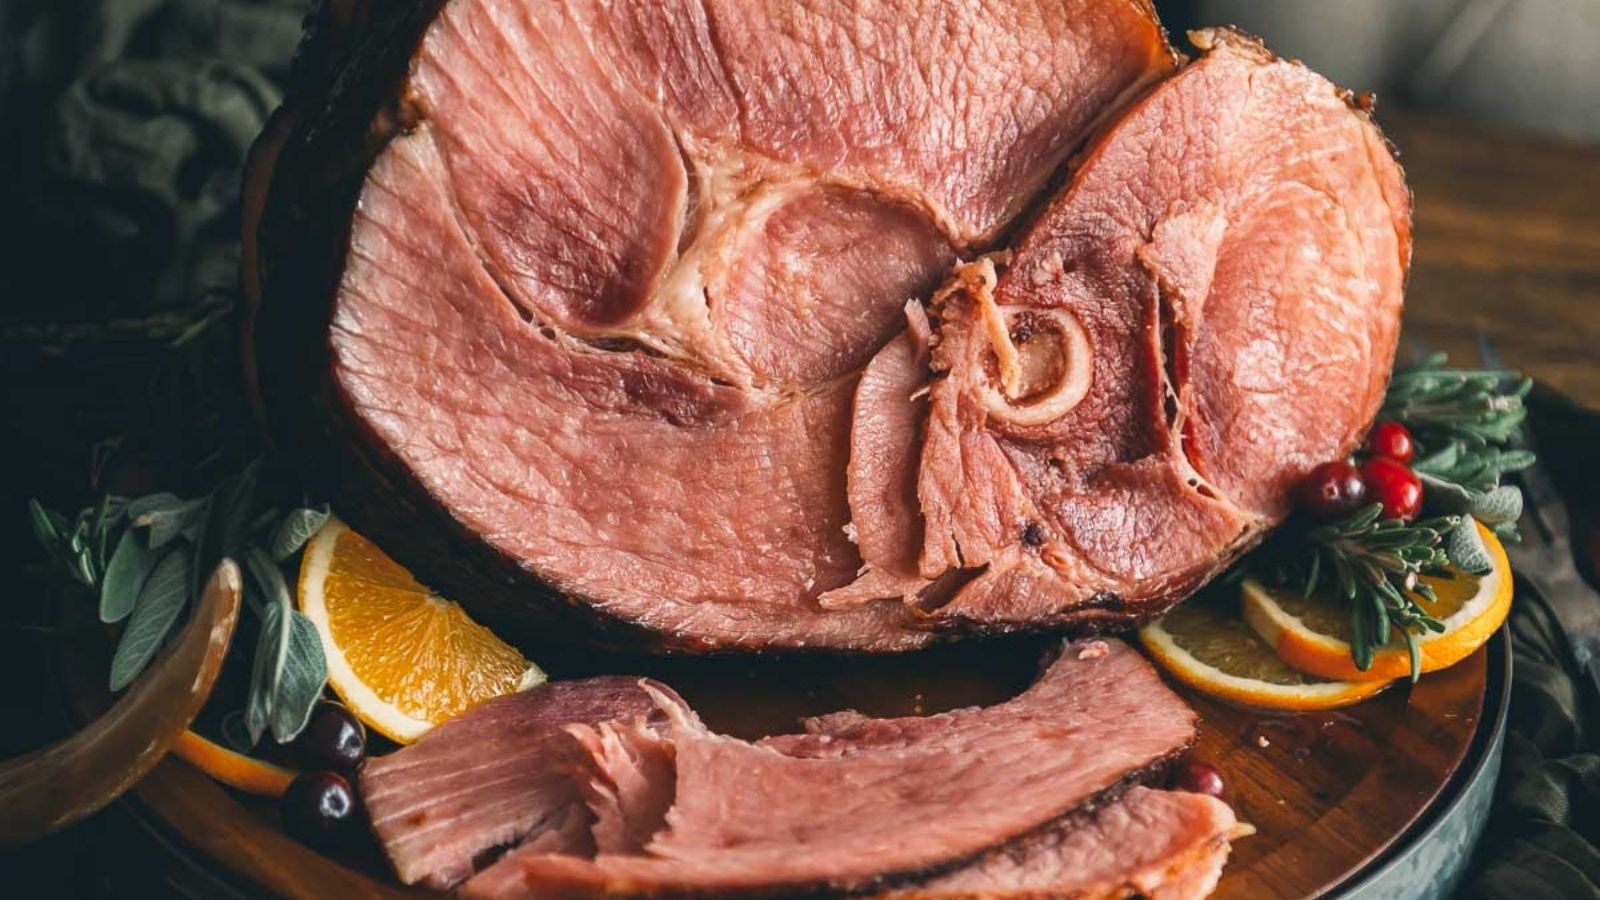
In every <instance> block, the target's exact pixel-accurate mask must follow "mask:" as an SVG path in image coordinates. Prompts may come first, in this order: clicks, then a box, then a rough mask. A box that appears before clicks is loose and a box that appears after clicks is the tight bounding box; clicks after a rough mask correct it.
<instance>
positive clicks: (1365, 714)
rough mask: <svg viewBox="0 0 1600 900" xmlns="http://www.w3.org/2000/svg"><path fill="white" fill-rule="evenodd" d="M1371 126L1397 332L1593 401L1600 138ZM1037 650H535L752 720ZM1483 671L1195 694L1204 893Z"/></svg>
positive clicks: (933, 687) (1452, 730) (998, 691)
mask: <svg viewBox="0 0 1600 900" xmlns="http://www.w3.org/2000/svg"><path fill="white" fill-rule="evenodd" d="M1387 126H1388V128H1389V133H1390V135H1391V136H1392V137H1393V138H1394V140H1395V142H1396V143H1397V144H1398V146H1399V147H1400V149H1401V151H1402V154H1403V158H1404V162H1405V165H1406V169H1407V172H1408V175H1409V177H1410V181H1411V185H1412V187H1413V189H1414V191H1415V194H1416V251H1415V262H1414V268H1413V273H1412V278H1411V283H1410V292H1409V295H1408V302H1407V324H1406V337H1407V341H1408V343H1409V345H1410V348H1411V349H1413V350H1435V349H1443V350H1447V351H1449V352H1450V353H1451V354H1452V357H1453V358H1454V360H1455V361H1456V362H1457V363H1468V364H1470V363H1471V362H1472V361H1473V360H1474V359H1475V340H1476V338H1477V336H1478V335H1479V334H1480V333H1482V334H1486V335H1488V336H1490V337H1491V339H1492V340H1493V341H1494V342H1495V344H1496V346H1497V347H1498V349H1499V351H1500V352H1501V354H1502V355H1503V356H1504V357H1505V358H1506V360H1507V362H1508V363H1510V364H1512V365H1514V366H1517V367H1520V368H1522V369H1523V370H1524V371H1526V372H1527V373H1529V374H1530V375H1532V376H1534V377H1535V378H1537V379H1540V380H1542V381H1545V382H1547V383H1549V384H1551V385H1553V386H1555V387H1557V388H1559V389H1561V390H1564V391H1566V392H1568V393H1569V394H1571V395H1572V396H1573V397H1575V398H1578V399H1579V400H1580V401H1581V402H1583V403H1585V404H1587V405H1589V406H1590V407H1594V408H1600V357H1597V351H1596V349H1595V348H1596V346H1597V345H1600V305H1597V302H1600V227H1597V226H1596V225H1595V222H1596V213H1597V211H1600V210H1597V207H1600V150H1597V149H1596V148H1593V147H1585V146H1577V145H1569V144H1560V143H1551V142H1543V141H1535V140H1529V139H1520V138H1519V139H1506V138H1494V137H1486V136H1482V135H1479V134H1475V133H1472V132H1469V131H1467V130H1465V129H1463V128H1460V127H1457V126H1447V125H1440V124H1437V123H1427V122H1419V121H1411V120H1406V119H1403V118H1402V119H1399V120H1397V121H1389V122H1387ZM1036 651H1037V642H1028V641H1021V642H1005V643H988V644H980V645H967V646H962V647H955V648H944V649H939V650H935V651H931V652H929V653H926V654H919V655H917V656H914V657H900V658H893V659H861V660H848V661H841V660H837V659H825V660H822V659H811V660H798V661H784V662H777V661H772V660H757V661H754V662H748V661H746V662H698V661H641V660H620V659H607V658H598V657H595V656H593V655H591V654H583V653H572V652H565V653H564V652H561V651H558V650H555V649H550V650H548V651H546V652H543V653H542V654H541V653H537V652H536V654H535V657H536V658H538V659H539V660H540V661H541V662H542V663H546V664H547V668H549V669H550V670H551V672H552V673H553V674H555V675H558V676H560V675H579V674H584V673H585V672H588V671H596V670H609V671H641V672H642V671H646V670H648V671H652V672H654V673H655V674H658V675H660V676H661V677H663V678H665V679H666V680H668V681H670V682H671V683H673V684H675V685H677V686H678V687H680V689H681V690H682V691H683V692H684V694H685V695H686V696H687V697H688V698H689V699H690V701H691V702H693V703H694V704H695V705H696V706H697V707H698V708H700V709H701V710H702V712H703V713H704V715H705V717H706V719H707V721H708V722H709V723H711V724H712V725H714V726H716V727H721V728H723V729H726V730H728V731H731V732H734V733H738V734H743V735H747V736H750V735H755V734H761V733H768V732H772V731H779V730H784V729H786V728H788V727H790V726H792V723H793V722H794V721H795V719H796V718H798V717H799V716H802V715H805V714H811V713H817V712H825V711H830V710H833V709H839V708H846V707H852V708H857V709H860V710H862V711H864V712H867V713H869V714H875V715H888V714H902V715H903V714H919V713H929V712H935V711H937V710H940V709H945V708H949V707H952V706H957V705H964V704H968V703H979V702H990V701H992V700H994V699H997V698H999V697H1001V696H1005V695H1007V694H1009V693H1011V692H1014V691H1015V690H1017V689H1018V688H1020V687H1021V686H1022V685H1023V684H1025V683H1026V681H1027V680H1028V678H1029V677H1030V675H1031V673H1032V670H1033V666H1034V659H1035V658H1036ZM68 656H69V659H70V658H71V657H72V656H73V654H68ZM77 656H78V663H76V664H69V666H68V669H69V672H68V676H69V677H68V678H67V679H66V683H67V684H68V685H69V686H71V685H76V686H77V688H76V699H77V700H78V701H79V704H80V707H79V708H80V711H81V712H83V713H88V712H92V710H93V708H94V704H95V703H96V702H98V700H97V699H95V697H96V695H95V692H94V689H93V687H92V686H93V685H95V684H99V683H103V682H100V681H98V680H96V677H95V676H94V674H93V671H92V665H90V668H89V669H85V668H84V665H85V662H84V661H85V659H86V658H87V657H88V654H78V655H77ZM101 664H102V665H103V663H101ZM74 666H76V668H77V669H78V672H77V674H76V675H73V674H72V672H71V671H70V670H72V669H73V668H74ZM1487 668H1488V667H1487V662H1486V655H1485V653H1484V652H1479V653H1478V654H1476V655H1474V656H1472V657H1470V658H1469V659H1468V660H1467V661H1465V662H1464V663H1462V664H1461V665H1459V666H1457V667H1455V668H1453V669H1451V670H1448V671H1446V672H1443V673H1438V674H1435V675H1433V676H1430V677H1428V678H1427V679H1425V680H1424V681H1423V682H1422V683H1421V684H1420V685H1417V686H1415V687H1410V686H1402V687H1398V688H1395V689H1392V690H1391V691H1389V692H1387V693H1385V694H1383V695H1380V696H1379V697H1377V698H1375V699H1373V700H1370V701H1368V702H1366V703H1364V704H1361V705H1359V706H1356V707H1353V708H1351V709H1350V710H1347V711H1344V712H1340V713H1332V714H1303V715H1277V714H1263V713H1260V712H1256V711H1247V710H1241V709H1236V708H1232V707H1227V706H1224V705H1220V704H1216V703H1212V702H1210V701H1208V700H1205V699H1204V698H1195V703H1196V706H1197V707H1198V708H1199V709H1200V711H1201V713H1202V716H1203V723H1204V724H1203V730H1202V736H1201V740H1200V743H1199V746H1198V747H1197V748H1196V750H1195V755H1196V757H1197V758H1199V759H1202V760H1205V761H1208V762H1211V763H1212V764H1214V765H1216V766H1217V767H1218V768H1219V769H1220V770H1221V771H1222V773H1223V776H1224V778H1225V780H1226V782H1227V784H1228V792H1227V799H1228V800H1229V801H1230V802H1231V803H1232V804H1233V805H1234V806H1235V808H1236V809H1237V810H1238V812H1239V814H1240V816H1241V818H1243V819H1245V820H1246V821H1249V822H1251V823H1252V824H1254V825H1255V826H1256V828H1257V829H1258V832H1257V834H1256V835H1255V836H1253V837H1250V838H1247V839H1244V840H1241V841H1239V842H1238V843H1237V844H1236V847H1235V851H1234V857H1233V860H1232V862H1231V863H1230V865H1229V867H1228V869H1227V871H1226V873H1225V876H1224V879H1223V882H1222V884H1221V886H1220V888H1219V891H1218V894H1217V896H1219V897H1222V898H1239V900H1244V898H1249V900H1270V898H1291V897H1303V896H1314V895H1316V894H1318V893H1320V892H1322V891H1324V890H1327V889H1329V888H1331V887H1332V886H1334V885H1336V884H1338V883H1339V882H1340V881H1341V880H1342V879H1343V878H1344V877H1345V876H1347V875H1349V874H1350V873H1352V872H1355V871H1357V870H1359V869H1360V868H1361V867H1362V866H1363V865H1364V864H1367V863H1369V862H1370V861H1371V860H1372V859H1374V858H1375V857H1377V856H1379V855H1380V854H1382V853H1383V852H1384V850H1385V848H1386V847H1388V846H1389V845H1390V844H1391V843H1392V842H1394V841H1395V840H1397V839H1399V838H1400V837H1402V836H1403V835H1404V834H1405V833H1406V831H1407V827H1408V826H1409V825H1411V824H1412V823H1414V822H1415V821H1416V820H1417V819H1418V817H1419V816H1424V815H1425V814H1426V811H1427V809H1428V807H1429V804H1430V803H1431V802H1433V801H1434V799H1435V798H1436V796H1437V795H1438V794H1439V792H1440V791H1442V790H1446V789H1448V787H1449V782H1450V777H1451V775H1452V774H1453V773H1454V771H1455V770H1456V768H1457V767H1458V766H1459V765H1460V763H1461V761H1462V760H1463V758H1464V757H1465V756H1466V755H1467V754H1468V752H1469V750H1470V749H1471V748H1472V743H1473V738H1474V734H1475V732H1476V729H1477V727H1478V724H1479V721H1480V716H1481V715H1482V713H1483V708H1484V706H1483V705H1484V698H1485V688H1486V685H1487V684H1488V673H1487ZM133 802H134V803H136V804H138V805H139V806H140V807H141V809H142V810H143V811H145V812H146V813H148V815H149V817H150V818H152V819H155V820H158V821H159V822H160V823H162V825H161V827H164V828H166V829H169V830H170V831H171V832H172V833H173V834H175V835H176V836H177V838H178V839H179V840H180V842H181V843H182V844H185V845H187V847H188V848H189V849H190V850H191V851H192V852H194V853H195V854H196V855H197V856H199V857H201V858H203V859H205V860H208V861H210V862H211V863H213V864H214V865H215V866H216V867H217V868H218V869H220V870H225V871H227V872H230V873H232V875H233V877H234V880H236V881H238V882H239V883H241V884H254V885H257V886H259V887H260V888H262V889H264V891H265V892H270V893H273V894H279V895H283V896H290V897H317V896H339V897H399V896H415V895H416V892H412V891H402V890H400V889H398V888H396V887H394V886H393V885H392V884H390V883H388V882H387V880H386V877H385V875H386V873H385V871H384V867H383V864H382V862H381V860H380V859H379V858H378V857H377V856H376V855H375V852H374V851H373V850H372V848H367V849H366V850H365V851H364V852H361V853H357V854H355V855H352V856H350V857H348V858H344V859H340V860H332V859H329V858H326V857H322V856H318V855H316V854H314V853H312V852H310V851H308V850H305V849H303V848H301V847H300V846H299V845H297V844H295V843H293V842H292V841H290V840H289V839H287V838H286V837H284V836H283V835H282V834H281V833H280V832H279V831H278V829H277V827H276V822H275V817H274V813H273V811H272V807H271V805H270V804H265V803H261V802H258V801H252V800H249V799H247V798H241V797H239V796H237V795H235V794H232V793H230V792H228V791H226V790H224V789H222V788H219V787H217V786H216V785H214V784H213V783H211V782H210V781H208V780H207V779H205V778H204V777H203V776H201V775H199V774H198V773H197V772H195V771H194V770H192V769H190V768H188V767H187V766H186V765H185V764H183V763H181V762H178V761H176V760H169V761H168V762H166V763H164V764H163V765H162V766H160V767H159V768H158V769H157V770H156V771H155V772H154V773H153V774H152V776H151V777H149V778H147V779H146V780H145V781H144V782H143V783H142V784H141V785H140V786H139V787H138V789H137V797H136V799H135V800H134V801H133Z"/></svg>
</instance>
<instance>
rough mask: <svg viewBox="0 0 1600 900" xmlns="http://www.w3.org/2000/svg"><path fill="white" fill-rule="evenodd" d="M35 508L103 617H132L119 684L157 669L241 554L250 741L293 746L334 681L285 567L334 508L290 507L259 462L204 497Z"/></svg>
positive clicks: (114, 664) (115, 667) (64, 563)
mask: <svg viewBox="0 0 1600 900" xmlns="http://www.w3.org/2000/svg"><path fill="white" fill-rule="evenodd" d="M29 512H30V514H31V517H32V521H33V528H34V533H35V535H36V536H37V537H38V539H39V542H40V544H41V545H42V546H43V547H44V549H45V552H46V553H48V554H49V555H50V557H51V558H52V559H54V560H55V561H56V562H57V563H58V564H59V566H60V567H61V568H62V569H63V570H64V571H65V572H66V573H67V574H68V575H69V576H70V577H71V578H73V579H74V580H75V581H77V582H78V583H80V584H82V585H84V586H85V587H88V588H90V589H91V590H93V591H94V592H95V593H96V596H97V597H98V604H99V614H100V619H101V621H103V622H106V623H108V624H112V623H117V622H125V623H126V624H125V625H124V626H123V629H122V636H121V638H120V639H119V640H118V642H117V646H116V650H115V651H114V652H113V655H112V660H111V679H110V688H111V690H113V691H119V690H122V689H123V688H125V687H127V686H128V685H129V684H130V683H131V682H132V681H133V680H134V679H135V678H137V677H138V676H139V674H140V673H141V672H143V671H144V669H145V668H146V667H147V666H148V665H149V664H150V661H151V660H152V659H153V658H154V657H155V655H156V653H157V652H158V651H159V650H160V649H161V647H162V646H163V645H165V644H166V642H167V640H168V639H169V638H170V637H171V635H172V633H173V632H174V630H175V629H176V626H177V623H178V620H179V618H180V617H181V616H182V614H183V611H184V610H185V609H187V608H189V607H191V606H192V605H193V604H194V603H195V602H196V601H197V600H198V599H199V596H200V591H201V590H202V588H203V586H204V585H205V581H206V579H207V577H209V575H210V573H211V571H212V570H213V569H215V568H216V566H217V564H218V563H219V562H221V561H222V560H223V559H224V558H231V559H235V560H238V561H239V562H240V563H241V564H242V566H243V568H244V570H245V571H246V572H247V573H249V577H248V578H247V579H245V582H244V600H245V604H246V606H248V607H249V609H250V610H251V612H252V613H254V615H255V617H256V620H257V623H258V626H259V627H258V629H257V632H256V633H257V640H256V647H255V650H254V655H253V657H252V659H253V665H252V668H251V678H250V693H249V699H248V700H247V702H246V705H245V710H244V723H245V726H246V729H247V731H248V733H249V737H250V741H251V743H252V744H253V743H255V742H258V741H259V740H260V739H261V737H262V735H263V734H265V733H266V732H267V731H268V730H270V731H271V733H272V736H273V737H274V738H275V739H276V740H277V741H279V742H285V741H289V740H291V739H293V738H294V737H295V735H297V734H298V733H299V732H300V730H301V729H302V728H304V727H305V723H306V720H307V718H308V717H309V716H310V713H311V708H312V707H313V706H314V705H315V703H316V701H317V698H318V697H319V696H320V695H321V694H322V689H323V686H324V685H325V684H326V683H327V662H326V660H325V659H324V657H323V654H322V642H321V639H320V637H319V636H318V634H317V630H316V626H314V625H313V624H312V623H311V620H309V619H307V618H306V617H305V616H304V615H303V614H301V613H300V612H299V611H298V610H296V609H295V608H294V604H293V599H292V597H291V596H290V594H289V588H288V585H287V583H286V582H285V581H284V577H283V572H282V569H281V568H279V567H280V565H281V563H282V562H283V561H284V560H287V559H288V558H289V557H291V556H293V555H294V554H295V553H297V552H299V550H300V549H301V547H303V546H304V545H305V543H306V541H308V540H309V539H310V538H311V536H312V535H313V534H315V533H316V531H317V529H318V528H320V527H321V526H322V523H323V522H324V521H326V520H327V517H328V512H327V510H326V509H325V508H311V507H299V508H295V509H292V510H291V511H290V512H288V513H284V512H282V511H281V508H279V507H276V506H274V505H272V504H271V503H270V502H269V499H268V497H267V494H266V492H265V491H263V490H262V485H261V483H260V464H259V462H257V463H252V464H251V465H249V466H248V467H246V468H245V469H244V470H243V471H242V472H240V473H238V474H236V475H233V476H231V477H229V478H226V479H224V480H223V481H222V482H221V483H220V484H218V485H217V487H216V489H215V490H213V491H212V492H211V493H210V494H208V495H206V496H204V497H197V498H193V499H184V498H181V497H178V496H176V495H174V494H170V493H156V494H150V495H148V496H144V497H139V498H136V499H125V498H120V497H112V496H106V497H104V498H102V499H101V501H100V503H99V504H97V505H96V506H93V507H90V508H88V509H85V510H83V511H81V512H80V513H78V515H77V516H76V517H75V518H73V519H68V518H66V517H65V516H63V515H61V514H59V513H56V512H53V511H51V510H48V509H46V508H44V507H43V506H41V505H40V504H39V503H38V502H37V501H30V503H29ZM235 640H243V638H240V637H238V636H236V638H235Z"/></svg>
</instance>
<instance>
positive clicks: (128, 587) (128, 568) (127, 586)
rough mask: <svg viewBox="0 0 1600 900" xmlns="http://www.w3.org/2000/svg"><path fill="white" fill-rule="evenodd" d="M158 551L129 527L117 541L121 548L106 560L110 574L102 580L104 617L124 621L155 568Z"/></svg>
mask: <svg viewBox="0 0 1600 900" xmlns="http://www.w3.org/2000/svg"><path fill="white" fill-rule="evenodd" d="M156 559H157V553H156V551H154V550H151V549H150V547H149V545H147V544H146V543H145V541H144V539H143V538H142V537H140V536H139V532H138V531H136V530H134V529H132V528H128V529H125V530H124V531H123V532H122V538H121V539H120V540H118V541H117V549H116V550H115V551H113V552H112V554H111V562H110V563H108V564H106V574H105V577H103V578H102V579H101V580H100V621H102V622H108V623H109V622H121V621H122V620H123V619H126V618H127V617H128V614H129V613H131V612H133V607H134V604H135V603H137V602H138V600H139V591H140V589H141V588H143V587H144V583H145V579H147V578H149V577H150V570H151V569H154V568H155V565H156Z"/></svg>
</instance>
